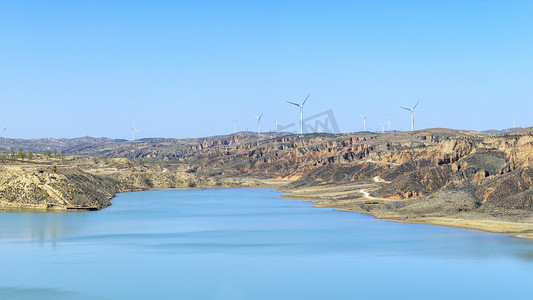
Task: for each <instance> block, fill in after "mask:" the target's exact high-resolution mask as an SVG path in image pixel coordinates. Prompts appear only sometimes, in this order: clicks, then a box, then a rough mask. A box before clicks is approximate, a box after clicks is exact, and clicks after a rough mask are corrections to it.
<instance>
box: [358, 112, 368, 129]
mask: <svg viewBox="0 0 533 300" xmlns="http://www.w3.org/2000/svg"><path fill="white" fill-rule="evenodd" d="M360 116H361V118H363V131H366V116H368V113H366V114H364V115H360Z"/></svg>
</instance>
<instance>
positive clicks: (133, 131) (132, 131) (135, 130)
mask: <svg viewBox="0 0 533 300" xmlns="http://www.w3.org/2000/svg"><path fill="white" fill-rule="evenodd" d="M130 130H131V133H132V134H133V142H135V132H137V128H135V122H133V126H132V127H131V128H130Z"/></svg>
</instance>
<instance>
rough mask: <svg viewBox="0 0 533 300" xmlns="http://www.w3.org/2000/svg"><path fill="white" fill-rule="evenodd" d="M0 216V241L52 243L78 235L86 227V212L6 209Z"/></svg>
mask: <svg viewBox="0 0 533 300" xmlns="http://www.w3.org/2000/svg"><path fill="white" fill-rule="evenodd" d="M2 213H3V214H1V215H0V240H3V241H13V242H28V241H29V242H33V243H39V244H43V243H50V244H51V245H53V246H55V245H56V242H57V241H58V240H59V239H61V238H64V237H66V236H68V235H69V234H74V235H75V234H76V233H77V232H79V231H80V229H81V228H82V227H83V226H84V220H85V218H84V217H85V212H72V213H71V212H68V213H67V212H43V211H38V210H29V209H5V210H3V211H2Z"/></svg>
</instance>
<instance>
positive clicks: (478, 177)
mask: <svg viewBox="0 0 533 300" xmlns="http://www.w3.org/2000/svg"><path fill="white" fill-rule="evenodd" d="M220 145H221V144H220V143H219V144H218V145H217V146H216V147H202V149H198V148H197V149H195V150H194V151H190V152H187V153H186V154H185V155H184V156H186V157H189V158H191V157H195V158H197V159H199V160H201V161H202V162H203V164H202V166H201V167H200V170H211V171H214V170H216V172H218V174H222V175H226V176H228V175H232V176H235V175H236V176H242V175H253V176H260V177H266V178H278V179H289V180H293V183H292V186H294V187H302V186H312V185H320V184H330V183H347V182H351V181H354V180H360V179H370V178H374V177H376V176H379V178H380V179H381V180H385V181H389V182H390V184H387V185H383V187H382V188H381V189H379V190H376V191H374V192H373V194H374V195H375V196H376V197H382V198H389V199H409V198H413V197H424V196H429V195H435V194H438V193H450V192H452V191H461V193H462V194H463V195H470V196H469V197H471V198H472V199H473V200H472V203H474V202H475V203H476V206H477V207H481V206H483V207H500V208H509V209H531V208H532V206H531V205H532V203H533V201H532V196H533V192H532V190H533V183H532V180H531V175H533V174H532V172H531V168H532V167H533V137H532V136H529V135H524V136H495V137H485V136H480V135H476V134H467V133H462V132H456V131H451V130H433V131H423V132H414V133H401V134H391V135H371V134H368V135H337V136H331V135H306V136H304V137H299V136H285V137H281V138H275V139H269V140H263V141H254V142H253V143H246V144H238V143H237V144H227V145H226V146H223V147H221V146H220Z"/></svg>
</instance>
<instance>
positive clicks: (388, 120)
mask: <svg viewBox="0 0 533 300" xmlns="http://www.w3.org/2000/svg"><path fill="white" fill-rule="evenodd" d="M387 122H388V123H389V132H390V116H389V119H388V120H387Z"/></svg>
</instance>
